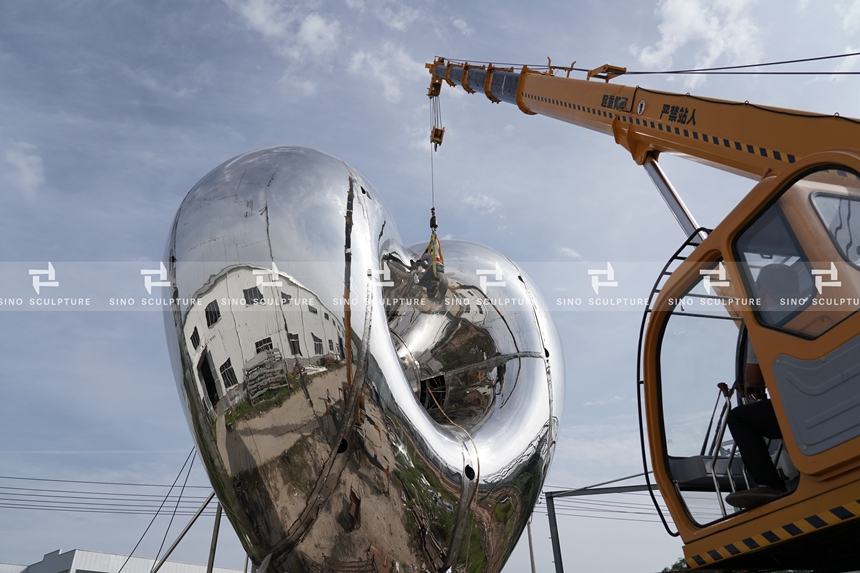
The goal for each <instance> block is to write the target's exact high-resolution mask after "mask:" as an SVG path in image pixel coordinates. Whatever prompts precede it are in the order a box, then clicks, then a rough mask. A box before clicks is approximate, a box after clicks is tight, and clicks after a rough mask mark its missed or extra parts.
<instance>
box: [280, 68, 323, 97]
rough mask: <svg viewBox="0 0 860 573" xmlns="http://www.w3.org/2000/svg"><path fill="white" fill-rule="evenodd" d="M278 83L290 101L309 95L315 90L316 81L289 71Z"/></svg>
mask: <svg viewBox="0 0 860 573" xmlns="http://www.w3.org/2000/svg"><path fill="white" fill-rule="evenodd" d="M279 83H280V84H281V86H282V87H283V88H284V94H285V95H286V97H287V99H289V100H290V101H296V100H298V99H301V98H306V97H310V96H312V95H314V94H315V93H316V92H317V85H316V83H314V82H313V81H311V80H308V79H305V78H301V77H298V76H294V75H291V74H289V73H288V74H285V75H284V77H282V78H281V79H280V82H279Z"/></svg>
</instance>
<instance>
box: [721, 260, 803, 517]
mask: <svg viewBox="0 0 860 573" xmlns="http://www.w3.org/2000/svg"><path fill="white" fill-rule="evenodd" d="M756 284H757V285H758V288H759V292H760V293H761V299H762V301H761V302H762V304H761V309H762V315H763V316H765V320H767V318H766V316H767V315H768V314H769V315H770V316H771V317H779V316H780V310H779V307H780V299H781V298H791V297H796V296H798V293H799V290H800V289H799V284H798V278H797V273H796V272H795V271H793V270H792V269H791V268H790V267H788V266H786V265H783V264H772V265H768V266H766V267H764V268H763V269H761V271H760V272H759V276H758V280H757V281H756ZM784 318H785V317H784ZM744 394H745V395H746V396H747V397H751V398H754V399H757V401H754V402H748V403H747V404H744V405H742V406H738V407H737V408H733V409H732V410H731V411H730V412H729V415H728V420H727V422H728V426H729V430H731V433H732V437H733V438H734V440H735V444H736V445H737V446H738V449H739V450H740V453H741V459H743V462H744V466H745V467H746V469H747V471H748V472H749V473H750V474H751V476H752V478H753V480H754V481H755V483H756V484H757V485H756V487H753V488H750V489H747V490H742V491H738V492H734V493H731V494H729V495H728V496H726V502H727V503H729V504H730V505H733V506H735V507H739V508H742V509H747V508H750V507H755V506H757V505H761V504H762V503H766V502H768V501H771V500H773V499H776V498H777V497H780V496H782V495H784V494H785V492H786V487H785V480H784V479H783V478H782V476H780V475H779V472H778V471H777V469H776V466H775V465H774V463H773V460H771V457H770V452H769V451H768V446H767V442H766V441H765V440H764V438H769V439H781V438H782V431H781V430H780V427H779V422H778V421H777V419H776V413H775V412H774V410H773V403H771V401H770V399H769V398H767V396H766V395H765V383H764V377H763V376H762V372H761V367H760V366H759V363H758V358H757V357H756V354H755V351H754V350H753V348H752V345H751V344H749V343H748V344H747V357H746V368H745V371H744Z"/></svg>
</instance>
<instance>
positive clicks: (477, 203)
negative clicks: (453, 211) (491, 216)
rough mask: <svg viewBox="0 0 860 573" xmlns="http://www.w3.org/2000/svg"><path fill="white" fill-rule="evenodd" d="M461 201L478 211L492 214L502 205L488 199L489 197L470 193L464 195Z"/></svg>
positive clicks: (492, 199)
mask: <svg viewBox="0 0 860 573" xmlns="http://www.w3.org/2000/svg"><path fill="white" fill-rule="evenodd" d="M462 201H463V203H465V204H466V205H469V206H470V207H475V208H476V209H480V210H481V211H483V212H484V213H492V212H493V211H495V210H496V209H498V208H499V207H501V205H502V204H501V203H500V202H499V200H498V199H495V198H493V197H490V196H489V195H484V194H483V193H472V194H469V195H466V196H464V197H463V198H462Z"/></svg>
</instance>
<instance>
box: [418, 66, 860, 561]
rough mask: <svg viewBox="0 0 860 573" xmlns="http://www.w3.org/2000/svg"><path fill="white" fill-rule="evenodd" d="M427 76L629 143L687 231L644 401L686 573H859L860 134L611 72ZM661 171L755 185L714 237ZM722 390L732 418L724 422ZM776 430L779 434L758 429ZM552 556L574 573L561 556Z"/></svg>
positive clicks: (812, 117)
mask: <svg viewBox="0 0 860 573" xmlns="http://www.w3.org/2000/svg"><path fill="white" fill-rule="evenodd" d="M427 68H428V70H429V71H430V74H431V78H432V79H431V83H430V90H429V91H428V95H429V96H430V97H431V98H435V97H437V96H438V95H439V93H440V91H441V87H442V83H443V82H447V83H449V84H450V85H452V86H455V85H460V86H462V87H463V89H465V90H466V91H467V92H469V93H476V92H479V91H482V92H483V93H484V94H485V95H486V96H487V98H488V99H490V100H491V101H493V102H495V103H499V102H503V101H504V102H507V103H512V104H515V105H516V106H517V107H518V108H519V109H520V110H521V111H522V112H524V113H526V114H532V115H533V114H541V115H545V116H548V117H551V118H553V119H557V120H561V121H565V122H567V123H571V124H574V125H577V126H580V127H585V128H588V129H592V130H595V131H599V132H601V133H604V134H607V135H611V136H613V138H614V139H615V141H616V142H617V143H618V144H620V145H621V146H623V147H624V148H625V149H627V150H628V151H629V152H630V154H631V155H632V157H633V159H634V161H635V162H636V163H637V164H639V165H642V166H644V168H645V170H646V171H647V173H648V175H649V176H650V177H651V179H652V181H653V182H654V183H655V185H656V186H657V188H658V190H659V191H660V193H661V194H662V195H663V198H664V199H665V200H666V203H667V204H668V206H669V207H670V209H672V212H673V214H674V215H675V217H676V219H677V220H678V222H679V223H680V224H681V226H682V228H683V229H684V233H685V236H687V240H686V241H685V243H684V244H683V245H682V247H681V248H680V249H678V251H676V252H675V254H674V255H673V256H672V257H671V258H670V260H669V262H667V263H666V266H665V267H664V268H663V271H662V272H661V274H660V275H659V277H658V279H657V281H656V282H655V283H654V287H653V289H652V291H651V294H650V295H649V298H648V299H647V300H648V303H647V307H646V308H645V309H644V310H643V319H642V323H641V330H640V345H639V359H640V360H639V364H640V365H639V369H638V370H637V377H636V388H637V394H638V395H639V396H640V397H641V398H642V399H643V402H640V427H641V428H643V430H644V426H645V425H647V432H648V434H647V435H648V443H647V445H646V443H645V440H644V431H643V433H642V436H643V438H642V442H641V445H642V460H643V466H644V469H645V474H644V475H646V476H647V475H648V474H649V472H650V471H651V469H649V468H652V469H653V475H654V480H655V482H656V484H657V486H658V488H659V490H660V494H661V496H662V498H663V501H664V502H665V506H666V507H667V508H668V511H669V513H670V514H671V517H672V522H673V523H674V526H675V527H676V528H677V531H676V532H672V531H671V528H670V526H669V525H668V521H667V520H666V519H665V518H663V509H662V507H661V505H660V504H659V503H658V502H657V499H656V497H655V496H653V495H652V501H653V502H654V505H655V509H656V510H657V512H658V514H659V515H660V516H661V520H662V521H663V524H664V526H666V529H667V531H669V532H670V534H672V535H679V536H680V537H681V539H682V540H683V542H684V555H685V559H686V562H687V565H688V567H689V568H691V569H699V568H701V569H706V570H714V569H719V570H723V571H725V570H776V569H813V570H827V571H834V572H843V571H854V570H857V569H858V568H860V553H858V552H857V550H856V540H857V536H858V534H860V501H858V500H860V426H858V425H857V423H856V421H857V420H858V419H860V352H858V349H860V247H858V245H860V224H858V223H857V221H858V217H857V216H856V213H857V212H858V211H860V121H858V120H856V119H852V118H847V117H841V116H839V115H838V114H834V115H822V114H815V113H809V112H803V111H794V110H789V109H780V108H775V107H766V106H760V105H755V104H750V103H749V102H736V101H726V100H718V99H712V98H703V97H697V96H692V95H690V94H679V93H671V92H663V91H655V90H649V89H645V88H641V87H638V86H637V87H631V86H625V85H620V84H615V83H610V80H612V79H613V78H617V77H618V76H621V75H623V74H624V73H626V70H625V69H624V68H618V67H614V66H610V65H606V66H602V67H600V68H597V69H595V70H591V71H590V72H588V74H587V77H586V78H585V79H574V78H570V77H569V76H570V72H572V71H574V70H573V66H571V67H570V68H563V67H558V66H552V65H551V62H550V63H549V65H547V67H546V71H543V70H540V71H539V70H535V69H529V68H528V67H527V66H522V67H520V68H519V69H515V68H513V67H508V68H502V67H499V66H494V65H492V64H488V65H480V66H476V65H472V64H468V63H465V62H456V63H455V62H450V61H446V60H444V59H441V58H437V59H436V60H435V61H434V62H433V63H431V64H427ZM565 72H566V73H565ZM595 79H596V80H604V81H593V80H595ZM432 101H433V102H434V104H436V103H438V102H437V101H436V100H435V99H432ZM434 127H438V126H434ZM661 153H671V154H676V155H680V156H683V157H686V158H688V159H693V160H695V161H699V162H702V163H705V164H708V165H710V166H712V167H717V168H720V169H723V170H727V171H730V172H733V173H737V174H740V175H744V176H746V177H749V178H752V179H754V180H756V181H757V182H756V184H755V186H754V187H753V188H752V189H751V190H750V191H749V192H748V193H747V194H746V196H745V197H744V198H743V199H742V200H741V201H740V202H739V203H738V204H737V205H736V206H735V207H734V208H733V209H732V210H731V212H730V213H729V214H728V215H727V216H726V217H725V218H724V219H723V220H722V221H721V222H719V224H718V225H716V226H715V227H714V229H713V230H711V231H706V230H704V229H700V228H699V226H698V224H697V223H696V222H695V220H694V219H693V217H692V215H691V214H690V213H689V211H688V210H687V209H686V207H685V206H684V204H683V202H682V201H681V199H680V197H679V196H678V195H677V193H676V192H675V190H674V188H673V187H672V186H671V184H670V183H669V182H668V180H667V179H666V178H665V176H664V174H663V172H662V170H661V169H660V166H659V165H658V163H657V159H658V156H659V155H660V154H661ZM852 214H853V215H854V216H853V217H852ZM589 272H590V271H589ZM825 275H826V276H827V277H829V278H828V279H826V280H825V279H824V276H825ZM715 277H716V278H717V279H718V280H717V281H716V282H711V281H712V280H713V279H714V278H715ZM773 277H778V278H773ZM717 285H720V286H719V288H717ZM721 345H722V346H721ZM718 357H719V358H718ZM751 357H752V358H753V359H752V360H751ZM717 364H720V366H717ZM748 371H756V372H759V374H758V376H759V378H761V379H762V380H763V381H764V383H765V387H766V389H767V393H768V396H769V398H768V399H766V400H764V401H762V402H761V403H752V402H747V403H743V402H746V398H744V401H741V400H740V398H739V397H738V396H735V400H734V403H733V402H732V394H733V392H734V389H732V390H729V389H728V384H732V383H733V382H734V384H735V386H739V387H740V386H743V385H744V382H752V380H753V379H746V376H747V372H748ZM751 376H752V375H751ZM714 386H716V388H717V389H719V392H720V394H719V396H720V401H721V402H723V403H724V405H723V409H722V413H721V414H720V415H719V416H720V417H719V418H715V417H714V416H716V412H717V409H714V410H713V411H714V414H713V415H712V416H711V420H710V421H709V420H708V419H707V412H708V411H710V404H711V403H712V400H713V393H712V392H713V390H714V389H715V388H714ZM735 386H733V387H732V388H734V387H735ZM733 404H734V405H733ZM643 408H644V409H643ZM763 413H766V414H767V416H768V419H770V420H773V421H774V422H775V424H773V425H771V426H769V427H768V429H764V425H763V424H762V425H761V426H758V425H757V424H758V422H759V421H761V420H763V419H764V414H763ZM730 418H731V420H732V421H729V420H730ZM741 419H749V420H753V421H752V422H751V423H750V426H749V427H748V428H745V427H744V423H743V422H742V423H740V425H738V424H737V423H736V422H737V421H738V420H741ZM714 421H716V422H717V423H716V424H713V422H714ZM697 425H698V426H697ZM705 425H707V429H706V430H705ZM712 425H713V428H714V433H713V434H711V428H712ZM753 426H755V428H754V429H750V428H753ZM696 427H700V428H701V430H703V431H700V430H695V428H696ZM727 427H728V428H730V432H731V433H730V434H726V428H727ZM691 430H692V431H691ZM736 430H737V431H736ZM745 430H746V431H745ZM765 433H766V435H767V437H768V438H769V439H770V441H769V442H765V441H764V439H763V437H762V436H763V435H764V434H765ZM736 434H737V435H736ZM694 435H698V436H705V439H704V441H702V442H701V444H702V445H701V448H700V446H699V443H700V441H699V440H697V439H695V438H692V436H694ZM729 435H731V440H729V441H725V440H728V437H729ZM730 443H734V445H732V446H731V450H729V449H726V447H725V446H726V445H727V444H730ZM766 443H768V444H769V445H768V446H766V447H765V448H762V447H761V446H764V445H765V444H766ZM708 444H710V450H709V451H708V450H707V449H706V448H707V446H708ZM768 448H770V449H768ZM646 450H647V453H648V455H646ZM737 451H739V452H740V459H737V456H736V455H735V454H736V453H737ZM733 464H734V465H733ZM777 466H779V469H778V468H777ZM646 479H650V478H646ZM770 488H773V489H770ZM768 490H770V491H768ZM782 492H784V493H782ZM703 493H707V496H703V495H702V494H703ZM706 498H707V499H712V500H713V501H715V502H716V506H714V505H711V506H710V508H711V509H706V508H705V506H702V505H700V504H702V502H703V500H705V499H706ZM728 506H731V507H728ZM713 509H717V510H719V514H718V515H717V517H716V519H715V517H714V515H715V514H714V513H711V510H713ZM553 555H554V559H555V563H556V571H557V572H561V571H562V569H561V562H562V559H561V554H560V548H559V547H558V545H557V544H555V545H554V546H553Z"/></svg>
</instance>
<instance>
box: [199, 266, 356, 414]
mask: <svg viewBox="0 0 860 573" xmlns="http://www.w3.org/2000/svg"><path fill="white" fill-rule="evenodd" d="M263 277H265V278H266V279H267V280H261V279H262V278H263ZM192 298H193V299H194V300H195V301H196V302H195V304H194V305H193V306H192V307H191V308H190V309H189V311H188V314H187V318H186V320H185V326H184V329H185V336H186V339H187V342H188V343H190V345H191V349H190V358H191V360H192V361H193V363H194V364H195V368H194V373H195V377H196V380H197V392H198V394H199V396H200V397H201V398H202V399H203V400H204V401H205V403H204V405H205V406H206V407H207V408H208V409H209V410H210V412H211V414H212V415H213V417H214V416H215V415H216V412H217V406H218V405H219V404H221V403H222V400H223V399H225V398H226V403H227V406H226V407H231V406H233V405H235V404H236V403H237V402H238V401H239V399H240V398H242V397H243V395H246V396H247V395H250V396H251V397H253V396H254V395H256V394H259V393H260V392H262V391H264V389H268V388H271V387H272V386H274V385H290V382H289V380H288V373H293V372H298V371H304V370H307V369H308V367H311V369H313V367H315V366H319V365H320V364H327V363H328V364H330V363H333V362H337V361H341V360H343V359H344V358H345V352H344V347H343V341H344V329H343V325H342V324H341V323H339V322H338V320H337V318H336V317H335V315H334V313H332V312H331V311H330V310H329V309H328V308H326V307H324V306H322V304H321V303H320V301H319V297H317V296H316V295H315V294H314V293H313V292H311V291H310V290H308V289H307V288H305V287H303V286H301V285H300V284H299V283H298V282H296V281H295V280H294V279H292V278H290V277H288V276H286V275H284V274H279V273H277V272H274V273H273V272H272V271H271V270H270V269H265V268H262V269H261V268H259V267H253V266H249V265H234V266H231V267H228V268H226V269H224V271H223V272H222V273H220V274H219V275H217V276H215V277H213V280H212V281H211V284H206V285H204V287H203V288H202V289H201V290H200V291H198V292H196V293H194V295H193V297H192ZM222 308H223V309H225V310H224V312H222Z"/></svg>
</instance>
